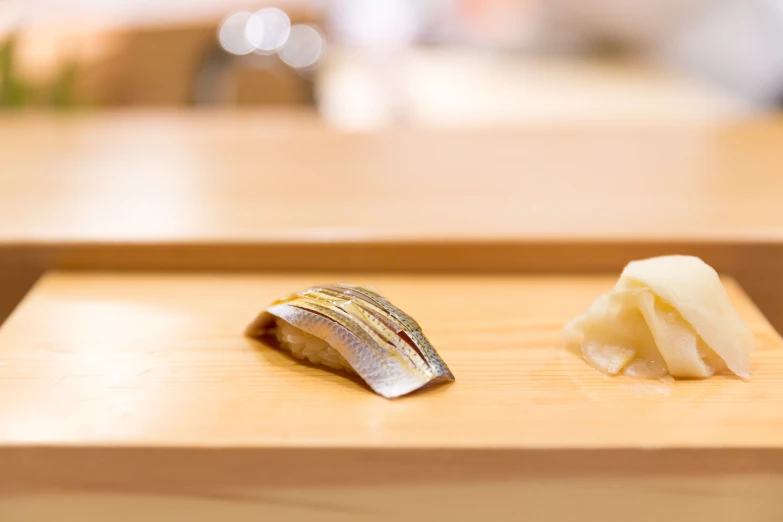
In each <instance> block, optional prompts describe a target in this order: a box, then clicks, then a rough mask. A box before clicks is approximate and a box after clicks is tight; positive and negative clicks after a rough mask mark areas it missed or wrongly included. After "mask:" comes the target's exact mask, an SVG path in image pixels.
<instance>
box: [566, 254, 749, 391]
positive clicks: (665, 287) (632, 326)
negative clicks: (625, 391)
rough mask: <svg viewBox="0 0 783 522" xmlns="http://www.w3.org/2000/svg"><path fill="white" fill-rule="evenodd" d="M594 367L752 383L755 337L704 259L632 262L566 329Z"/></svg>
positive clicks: (644, 374)
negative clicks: (726, 375) (731, 377)
mask: <svg viewBox="0 0 783 522" xmlns="http://www.w3.org/2000/svg"><path fill="white" fill-rule="evenodd" d="M564 334H565V337H566V340H567V343H568V346H569V348H571V349H572V350H573V351H575V352H576V353H578V354H580V355H581V356H582V357H583V358H584V359H585V360H586V361H587V362H588V363H589V364H590V365H591V366H593V367H594V368H596V369H598V370H600V371H602V372H604V373H607V374H610V375H616V374H624V375H629V376H632V377H639V378H661V377H666V376H667V375H671V376H672V377H680V378H705V377H710V376H712V375H713V374H715V373H716V372H725V371H729V372H731V373H734V374H736V375H738V376H739V377H742V378H743V379H747V378H749V377H750V369H751V361H750V355H751V353H752V352H753V351H754V350H755V338H754V337H753V334H752V333H751V331H750V329H749V328H748V326H747V325H746V324H745V323H744V322H743V321H742V319H741V318H740V317H739V315H738V314H737V312H736V310H735V309H734V307H733V306H732V304H731V302H730V301H729V297H728V295H727V294H726V290H725V289H724V288H723V285H722V284H721V281H720V278H719V277H718V274H717V273H716V272H715V270H714V269H713V268H712V267H711V266H709V265H708V264H706V263H705V262H704V261H702V260H701V259H699V258H697V257H692V256H662V257H654V258H650V259H644V260H641V261H633V262H631V263H629V264H628V265H627V266H626V267H625V269H624V270H623V272H622V274H621V275H620V279H619V281H618V282H617V284H616V285H615V286H614V288H613V289H612V290H611V291H610V292H609V293H607V294H604V295H602V296H600V297H598V299H596V301H595V302H594V303H593V304H592V305H591V306H590V307H589V308H588V309H587V311H586V312H585V313H584V314H583V315H581V316H579V317H577V318H576V319H574V320H573V321H571V322H570V323H569V324H568V325H566V327H565V330H564Z"/></svg>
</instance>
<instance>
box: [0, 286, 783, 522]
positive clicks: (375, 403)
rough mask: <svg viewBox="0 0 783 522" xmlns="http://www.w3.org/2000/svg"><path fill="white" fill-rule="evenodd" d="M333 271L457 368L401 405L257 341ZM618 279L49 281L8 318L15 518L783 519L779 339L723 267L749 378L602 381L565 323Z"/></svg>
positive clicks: (6, 373) (4, 366) (5, 336)
mask: <svg viewBox="0 0 783 522" xmlns="http://www.w3.org/2000/svg"><path fill="white" fill-rule="evenodd" d="M330 280H335V281H337V280H339V281H351V282H356V283H368V282H369V283H372V284H373V285H375V286H376V287H377V288H379V289H380V290H381V291H383V292H384V293H385V294H386V295H387V297H389V298H390V299H391V300H392V301H393V302H394V303H395V304H397V305H399V306H400V307H401V308H403V309H404V310H406V311H407V312H409V313H410V314H412V315H413V316H414V317H415V318H416V319H417V320H418V321H419V322H420V323H421V325H422V327H423V329H424V331H425V333H426V334H427V335H428V337H429V338H430V340H431V341H432V343H433V345H434V346H435V347H436V348H437V349H438V351H439V352H440V354H441V355H442V357H443V358H444V359H445V360H446V361H447V363H448V364H449V366H450V368H451V369H452V370H453V372H454V374H455V375H456V377H457V381H456V382H455V383H452V384H448V385H443V386H440V387H435V388H431V389H427V390H424V391H422V392H419V393H415V394H413V395H411V396H408V397H405V398H402V399H399V400H391V401H390V400H386V399H383V398H381V397H379V396H377V395H375V394H373V393H372V392H371V391H370V390H369V389H368V388H367V387H365V386H364V385H363V384H361V382H358V381H355V380H352V379H350V378H347V377H345V376H343V375H342V374H338V373H331V372H328V371H325V370H321V369H319V368H316V367H310V366H305V365H302V364H300V363H298V362H296V361H295V360H293V359H292V358H290V357H288V356H286V355H285V354H283V353H282V352H279V351H277V350H274V349H272V348H270V347H268V346H265V345H263V344H261V343H257V342H255V341H251V340H248V339H245V338H243V337H242V335H241V334H242V331H243V328H244V326H245V325H246V324H247V323H248V322H249V321H250V320H251V319H252V318H253V317H254V316H255V314H256V313H257V312H258V311H259V310H260V309H261V308H262V307H263V306H264V305H265V304H267V302H269V301H270V300H272V299H274V298H276V297H278V296H279V295H281V294H284V293H286V292H288V291H290V290H292V289H295V288H298V287H303V286H307V285H310V284H313V283H316V282H323V281H330ZM612 283H613V280H612V279H609V278H602V277H535V276H528V277H521V276H457V275H455V276H410V275H371V274H340V275H334V274H333V275H325V274H319V275H313V274H299V275H285V274H270V275H265V276H249V275H224V276H219V275H175V274H162V273H160V274H147V275H141V274H137V275H127V274H126V275H121V274H112V273H104V274H68V273H60V274H51V275H48V276H46V277H45V278H44V279H43V280H42V281H41V282H40V283H39V284H38V285H37V286H36V288H35V289H34V290H33V292H32V293H31V294H30V295H29V296H28V297H27V298H26V300H25V301H24V302H23V303H22V305H21V306H20V307H19V308H18V309H17V310H16V312H15V313H14V315H13V316H12V317H11V318H10V319H9V320H8V321H7V322H6V323H5V324H4V325H3V326H2V328H0V464H1V465H0V512H2V513H3V521H4V522H17V521H26V522H27V521H35V520H52V519H55V518H56V519H57V520H67V521H70V520H79V521H82V522H91V521H92V520H102V519H105V517H107V516H109V514H111V518H112V520H117V521H126V520H127V521H130V520H153V519H155V516H160V513H166V514H167V515H166V516H167V517H169V518H167V520H173V519H182V518H184V517H187V519H188V520H194V521H207V520H210V521H211V520H227V519H230V520H232V521H245V520H247V521H249V520H259V519H261V518H264V517H272V519H275V520H306V519H311V518H312V517H318V520H327V521H333V520H335V521H336V520H340V521H343V520H351V521H352V520H356V521H373V520H384V521H385V520H431V519H443V520H446V519H447V520H455V521H463V520H464V521H468V520H475V519H476V517H477V516H478V515H479V514H481V515H482V516H483V517H485V518H487V519H488V520H493V521H505V520H509V521H510V520H520V517H521V515H522V514H525V513H535V518H536V520H538V521H542V522H549V521H553V522H554V521H561V520H565V519H568V520H573V519H577V518H578V519H582V520H599V519H600V520H605V521H609V522H614V521H621V520H627V519H628V518H627V517H628V513H630V512H633V513H634V520H637V521H641V522H647V521H650V522H652V521H654V520H660V519H661V518H662V517H666V519H667V520H672V521H675V522H676V521H686V520H692V519H693V516H694V515H693V514H694V513H699V515H700V516H702V517H704V518H705V519H706V518H709V519H710V520H715V521H719V522H720V521H730V520H736V519H737V516H738V514H739V513H741V514H742V519H743V520H746V521H748V522H755V521H765V520H777V519H779V518H780V516H781V515H783V503H782V502H781V500H780V495H779V492H780V490H781V487H783V410H781V408H780V393H781V390H783V341H782V340H781V338H780V337H779V336H778V335H777V334H776V333H775V332H774V331H773V329H772V328H771V327H770V325H769V324H768V323H767V322H766V320H765V319H764V318H763V316H762V315H761V314H760V313H759V311H758V310H757V309H756V308H755V306H754V305H753V304H752V303H751V301H750V300H749V299H748V298H747V297H746V296H745V294H744V293H743V292H742V290H741V289H740V288H739V286H737V285H736V284H734V283H733V282H731V281H727V283H726V284H727V288H728V290H729V293H730V297H731V299H732V301H733V302H734V304H735V306H736V307H737V309H738V311H739V313H740V315H741V316H742V317H743V318H744V320H745V321H747V322H748V324H749V326H750V327H751V329H752V331H753V332H754V334H755V335H756V337H757V340H758V344H759V350H758V351H757V352H756V354H755V355H754V359H753V365H754V370H753V376H752V379H751V380H750V381H748V382H745V381H742V380H739V379H734V378H727V377H716V378H713V379H709V380H706V381H681V382H676V383H674V384H670V385H666V384H663V383H656V382H648V381H635V380H631V379H627V378H623V377H616V378H610V377H606V376H604V375H602V374H600V373H598V372H596V371H595V370H593V369H592V368H590V367H589V366H587V365H586V364H585V363H584V362H582V361H581V360H580V359H578V358H576V357H574V356H572V355H570V354H568V353H566V352H565V351H564V349H563V348H562V339H561V334H560V330H561V328H562V326H563V324H564V323H565V322H566V321H568V320H569V319H570V318H572V317H573V316H575V315H576V314H578V313H580V312H581V311H582V310H583V309H584V308H585V307H586V306H587V305H588V304H589V303H590V302H591V301H592V299H593V298H594V297H595V296H596V295H597V294H599V293H600V292H603V291H605V290H607V289H608V288H609V287H610V286H611V284H612ZM585 450H591V451H585ZM563 499H567V500H568V501H567V502H564V501H563ZM608 506H611V507H612V509H608ZM308 517H310V518H308ZM575 517H576V518H575Z"/></svg>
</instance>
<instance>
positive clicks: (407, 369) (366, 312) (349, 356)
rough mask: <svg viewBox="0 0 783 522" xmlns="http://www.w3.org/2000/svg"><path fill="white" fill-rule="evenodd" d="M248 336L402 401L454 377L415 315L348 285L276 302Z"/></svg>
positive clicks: (308, 291)
mask: <svg viewBox="0 0 783 522" xmlns="http://www.w3.org/2000/svg"><path fill="white" fill-rule="evenodd" d="M245 333H246V335H247V336H249V337H251V338H255V339H262V338H269V339H271V340H272V341H273V342H274V343H275V344H276V345H277V346H278V347H279V348H281V349H283V350H287V351H289V352H290V353H291V354H292V355H293V356H294V357H297V358H299V359H306V360H308V361H310V362H311V363H314V364H321V365H324V366H328V367H330V368H334V369H337V370H345V371H347V372H350V373H355V374H357V375H358V376H359V377H361V378H362V379H363V380H364V381H365V382H366V383H367V384H368V385H369V386H370V388H372V389H373V391H375V392H376V393H378V394H379V395H382V396H384V397H386V398H394V397H399V396H401V395H405V394H407V393H410V392H412V391H414V390H416V389H419V388H421V387H422V386H424V385H426V384H428V383H431V382H439V381H453V380H454V376H453V375H452V373H451V371H449V369H448V367H447V366H446V363H444V362H443V360H442V359H441V358H440V356H439V355H438V353H437V352H436V351H435V349H434V348H433V347H432V346H431V345H430V343H429V341H428V340H427V338H426V337H425V336H424V334H423V333H422V331H421V327H420V326H419V325H418V323H416V321H414V320H413V319H412V318H411V317H410V316H408V315H407V314H405V313H404V312H403V311H402V310H400V309H399V308H397V307H395V306H394V305H392V304H391V303H390V302H389V301H387V300H386V299H385V298H383V297H382V296H380V295H379V294H378V293H376V292H374V291H372V290H370V289H367V288H363V287H359V286H351V285H345V284H335V285H323V286H314V287H311V288H307V289H305V290H303V291H301V292H296V293H294V294H291V295H289V296H287V297H284V298H282V299H279V300H277V301H275V302H274V303H272V304H271V305H270V306H269V308H267V309H266V310H265V311H264V312H262V313H261V314H260V315H259V316H258V317H257V318H256V319H255V321H253V323H252V324H251V325H250V326H249V327H248V328H247V330H246V332H245Z"/></svg>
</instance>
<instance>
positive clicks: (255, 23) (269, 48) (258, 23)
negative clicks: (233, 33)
mask: <svg viewBox="0 0 783 522" xmlns="http://www.w3.org/2000/svg"><path fill="white" fill-rule="evenodd" d="M290 32H291V20H290V19H289V18H288V15H287V14H285V13H284V12H283V11H281V10H280V9H277V8H276V7H266V8H264V9H261V10H260V11H257V12H255V13H253V14H252V15H251V16H250V19H249V20H248V21H247V25H246V26H245V38H246V39H247V40H248V41H249V42H250V44H251V45H252V46H253V47H255V49H256V50H257V51H260V52H261V53H272V52H274V51H276V50H278V49H279V48H280V47H282V46H283V44H284V43H285V42H286V40H288V35H289V34H290Z"/></svg>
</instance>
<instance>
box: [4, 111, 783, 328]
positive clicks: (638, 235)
mask: <svg viewBox="0 0 783 522" xmlns="http://www.w3.org/2000/svg"><path fill="white" fill-rule="evenodd" d="M0 141H1V142H2V143H3V147H2V149H0V259H3V260H4V262H7V263H10V264H14V265H16V266H22V265H24V266H26V267H30V266H31V267H36V269H38V270H46V269H50V268H55V269H58V268H59V269H190V270H220V271H223V270H262V269H263V270H281V269H282V270H388V271H443V270H449V271H479V270H480V271H507V272H531V271H535V272H542V271H543V272H561V273H562V272H616V271H619V270H620V269H621V268H622V266H623V265H624V264H625V263H627V262H628V261H629V260H631V259H634V258H639V257H644V256H649V255H655V254H663V253H674V252H676V253H690V254H695V255H699V256H701V257H703V258H704V259H705V260H706V261H707V262H709V263H710V264H712V265H713V266H715V267H716V268H718V269H719V270H721V271H723V272H727V273H731V274H733V275H734V276H735V277H736V278H737V279H738V280H739V281H740V283H741V284H743V286H744V287H745V288H746V289H747V290H748V292H749V293H750V295H751V297H752V298H753V299H754V300H755V301H756V302H757V303H758V304H759V305H760V306H761V307H762V309H763V310H764V311H765V312H766V313H767V315H768V316H769V317H770V319H771V320H772V322H773V324H775V325H777V326H778V327H779V328H783V304H782V303H783V300H781V299H780V296H781V295H783V278H781V277H780V274H779V267H780V266H783V212H781V211H780V208H779V207H780V204H779V203H780V201H783V176H781V172H783V154H781V153H780V143H781V142H783V120H781V119H780V118H777V119H775V118H773V119H765V120H749V121H744V122H740V123H736V124H731V125H729V124H726V125H711V124H704V123H701V124H700V123H689V124H685V123H683V124H679V125H678V124H675V123H672V124H669V125H667V124H658V125H655V126H647V127H645V126H641V125H633V126H628V125H611V124H605V125H601V126H595V125H590V126H580V125H578V124H575V125H573V126H568V125H564V124H559V125H556V126H546V125H534V126H528V127H519V128H506V129H502V130H489V129H482V130H480V131H469V130H465V131H460V132H444V131H439V132H430V131H421V130H418V131H417V130H413V129H406V130H399V131H390V132H384V133H371V134H350V133H337V132H334V131H333V130H330V129H328V128H325V127H324V126H323V125H322V124H321V123H320V122H319V121H318V120H317V118H316V116H315V115H314V114H312V113H307V112H304V113H297V112H288V111H286V112H269V111H262V112H252V111H250V112H242V113H232V112H209V111H207V112H194V113H168V112H159V113H155V112H150V113H105V114H93V115H90V114H81V115H72V116H61V117H52V116H47V115H43V114H39V115H35V114H32V115H24V114H19V115H15V116H13V115H8V116H4V117H3V118H2V119H0ZM20 297H21V295H20V291H19V290H13V289H6V288H3V289H0V317H2V316H4V315H5V312H7V311H8V310H10V308H11V306H12V305H13V304H15V303H16V301H18V299H19V298H20Z"/></svg>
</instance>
